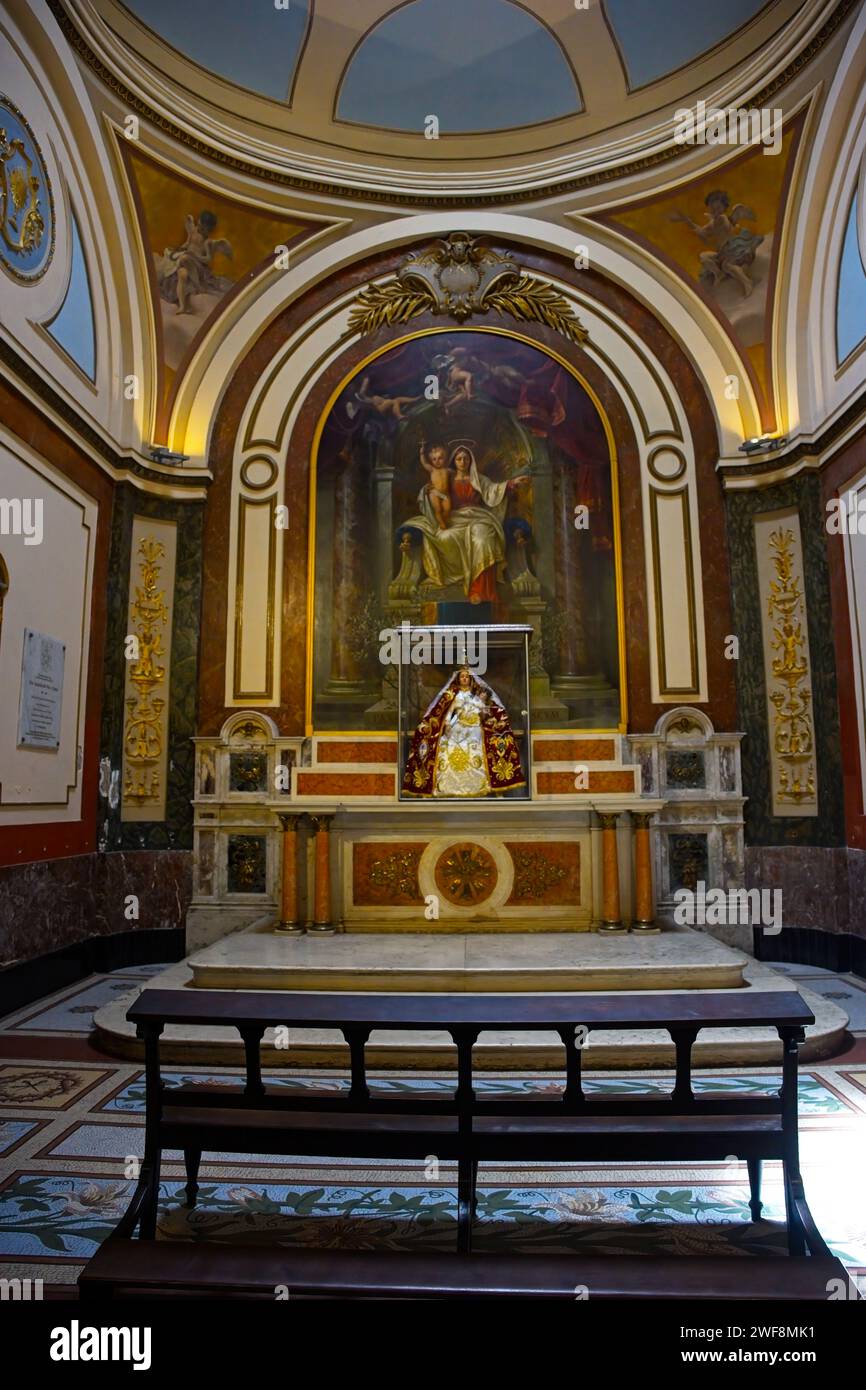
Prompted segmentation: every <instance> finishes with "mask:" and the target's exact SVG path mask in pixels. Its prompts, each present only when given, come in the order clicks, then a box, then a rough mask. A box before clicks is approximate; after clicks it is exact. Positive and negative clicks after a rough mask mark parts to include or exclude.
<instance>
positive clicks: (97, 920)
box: [0, 850, 192, 965]
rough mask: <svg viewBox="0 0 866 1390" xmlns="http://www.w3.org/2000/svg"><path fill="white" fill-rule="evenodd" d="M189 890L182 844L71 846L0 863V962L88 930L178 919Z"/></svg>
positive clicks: (106, 931)
mask: <svg viewBox="0 0 866 1390" xmlns="http://www.w3.org/2000/svg"><path fill="white" fill-rule="evenodd" d="M131 896H134V897H135V898H136V899H137V903H135V904H132V903H131V902H130V901H129V899H130V897H131ZM191 896H192V855H191V854H189V853H187V852H185V851H162V852H156V853H154V852H151V851H148V850H141V851H128V852H118V853H115V854H76V855H70V856H69V857H68V858H65V859H49V860H44V861H42V862H41V863H33V864H16V865H10V866H8V867H5V868H0V965H9V964H11V963H12V962H14V961H22V960H32V959H33V958H34V957H36V956H41V955H45V954H47V953H48V952H49V951H56V950H58V949H60V948H61V947H63V946H69V945H71V944H73V943H74V942H77V941H84V940H86V939H87V938H88V937H91V936H109V935H111V934H113V933H114V932H125V931H134V930H136V929H141V930H151V929H154V928H170V927H173V928H176V927H182V926H183V924H184V918H185V914H186V909H187V906H188V904H189V900H190V898H191ZM133 912H137V914H138V915H137V916H134V915H132V913H133Z"/></svg>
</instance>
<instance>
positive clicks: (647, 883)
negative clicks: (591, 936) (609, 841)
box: [631, 811, 659, 932]
mask: <svg viewBox="0 0 866 1390" xmlns="http://www.w3.org/2000/svg"><path fill="white" fill-rule="evenodd" d="M631 820H632V825H633V826H634V889H635V892H634V922H633V923H632V931H636V932H657V931H658V930H659V928H658V927H657V926H656V923H655V902H654V900H653V873H652V860H651V858H650V832H649V823H650V813H649V812H648V811H632V812H631Z"/></svg>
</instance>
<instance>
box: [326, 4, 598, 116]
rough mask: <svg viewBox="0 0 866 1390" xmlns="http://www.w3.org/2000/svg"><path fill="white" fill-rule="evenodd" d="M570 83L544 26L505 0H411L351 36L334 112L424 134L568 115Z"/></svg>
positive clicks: (573, 86) (573, 98)
mask: <svg viewBox="0 0 866 1390" xmlns="http://www.w3.org/2000/svg"><path fill="white" fill-rule="evenodd" d="M581 109H582V103H581V99H580V93H579V91H578V87H577V82H576V80H575V76H574V73H573V72H572V70H571V67H570V66H569V63H568V61H567V59H566V57H565V55H564V53H563V51H562V49H561V48H560V46H559V44H558V43H557V41H556V39H555V38H554V36H553V34H552V33H551V31H550V30H549V29H547V28H545V26H544V25H543V24H541V23H540V22H539V21H538V20H537V19H535V18H534V17H533V16H532V15H530V14H527V12H526V11H525V10H524V9H521V8H520V7H518V6H517V5H513V4H511V3H510V0H472V3H471V4H467V3H466V0H414V3H412V4H409V5H404V6H403V7H402V8H401V9H398V10H395V11H393V12H392V13H391V14H390V15H388V16H387V17H386V18H385V19H383V20H382V22H381V23H380V24H378V25H377V26H376V28H375V29H372V30H371V31H370V33H369V34H367V36H366V37H365V38H364V39H362V41H361V43H360V44H359V45H358V47H357V49H356V50H355V53H354V54H353V56H352V59H351V61H350V63H349V65H348V68H347V71H346V74H345V77H344V80H343V83H342V86H341V88H340V93H339V98H338V101H337V117H338V119H339V120H343V121H353V122H357V123H359V124H362V125H369V126H378V127H379V128H381V129H387V130H406V131H417V132H418V133H419V134H423V132H424V129H425V123H426V122H427V121H428V118H429V117H430V116H435V117H436V118H437V120H438V122H439V130H440V132H441V134H443V135H448V134H456V133H458V132H459V133H462V134H468V133H472V132H475V133H477V132H480V131H488V130H489V131H492V130H508V129H513V128H514V127H517V126H526V125H535V124H537V123H539V122H541V121H553V120H557V119H558V118H560V117H562V116H570V115H574V114H575V113H576V112H579V111H580V110H581Z"/></svg>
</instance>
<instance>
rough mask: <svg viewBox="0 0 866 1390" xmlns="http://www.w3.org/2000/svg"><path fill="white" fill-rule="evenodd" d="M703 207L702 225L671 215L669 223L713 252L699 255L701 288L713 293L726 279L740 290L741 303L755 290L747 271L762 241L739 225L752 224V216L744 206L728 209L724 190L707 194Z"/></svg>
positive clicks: (737, 205)
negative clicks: (682, 228) (680, 226)
mask: <svg viewBox="0 0 866 1390" xmlns="http://www.w3.org/2000/svg"><path fill="white" fill-rule="evenodd" d="M704 206H705V207H706V209H707V216H706V220H705V221H704V222H701V223H698V222H694V221H692V219H691V217H689V216H688V214H687V213H684V212H675V213H673V214H672V216H671V221H672V222H685V224H686V225H687V226H688V227H690V228H691V229H692V231H693V232H694V233H695V235H696V236H698V237H700V239H701V241H703V242H705V243H706V244H707V245H708V246H711V247H712V248H713V249H712V250H711V251H710V250H708V251H701V252H700V256H699V259H700V264H701V269H700V278H701V280H702V281H703V282H704V284H708V285H710V286H711V287H712V288H713V289H715V288H716V287H717V286H718V285H720V284H721V283H722V281H723V280H725V279H727V278H730V279H732V280H734V281H736V283H737V284H738V285H739V286H740V289H741V290H742V292H743V298H744V299H745V298H747V297H748V296H749V295H750V294H751V293H752V291H753V290H754V288H755V285H754V282H753V280H752V278H751V276H750V274H749V268H750V266H752V264H753V263H754V260H755V255H756V253H757V250H758V247H759V246H760V245H761V243H762V242H763V241H764V237H763V236H762V235H759V234H758V233H756V232H752V231H749V229H748V228H747V227H743V226H741V225H740V224H741V223H742V222H754V220H755V213H754V212H753V210H752V209H751V208H749V207H746V205H745V204H744V203H736V204H735V205H734V206H733V207H731V200H730V198H729V197H728V195H727V193H726V192H725V191H724V189H715V190H714V191H713V192H712V193H708V194H707V196H706V198H705V199H704Z"/></svg>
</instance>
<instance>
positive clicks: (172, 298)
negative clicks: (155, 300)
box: [155, 212, 234, 314]
mask: <svg viewBox="0 0 866 1390" xmlns="http://www.w3.org/2000/svg"><path fill="white" fill-rule="evenodd" d="M183 225H184V229H185V231H186V240H185V241H184V242H182V243H181V245H180V246H167V247H166V248H165V251H164V253H163V254H162V256H157V257H155V261H156V279H157V285H158V287H159V293H160V296H161V298H163V299H165V300H168V302H169V303H170V304H176V305H177V312H178V314H192V313H195V307H194V305H193V304H192V302H191V301H192V296H193V295H194V294H224V293H225V292H226V290H229V289H231V287H232V285H233V283H234V282H233V281H232V280H230V279H229V278H228V277H227V276H225V275H215V274H214V271H213V260H214V257H215V256H218V255H223V256H228V258H229V260H231V259H232V257H233V255H234V253H233V251H232V247H231V243H230V242H228V241H226V240H225V238H224V237H222V238H214V236H213V233H214V232H215V231H216V225H217V219H216V214H215V213H213V212H200V213H199V215H198V217H197V218H195V217H192V216H191V215H190V214H189V213H187V215H186V217H185V218H184V223H183Z"/></svg>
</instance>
